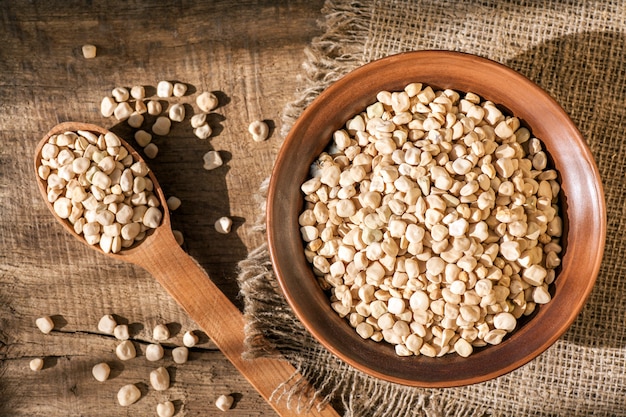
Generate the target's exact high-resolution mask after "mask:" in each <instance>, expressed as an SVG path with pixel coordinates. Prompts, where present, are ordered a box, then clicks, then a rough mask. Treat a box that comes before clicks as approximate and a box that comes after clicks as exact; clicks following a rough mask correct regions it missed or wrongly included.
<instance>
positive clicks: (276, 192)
mask: <svg viewBox="0 0 626 417" xmlns="http://www.w3.org/2000/svg"><path fill="white" fill-rule="evenodd" d="M398 65H407V66H411V68H412V69H411V73H412V72H415V71H428V70H425V69H424V68H425V67H426V65H429V66H430V65H435V66H439V67H441V68H446V66H447V67H450V68H452V67H451V66H458V67H460V68H464V69H466V70H467V71H468V74H467V75H468V76H466V77H465V79H464V80H458V79H454V80H453V81H452V84H453V85H449V86H446V85H436V84H437V83H436V82H435V83H432V82H429V79H436V78H437V76H438V75H433V74H430V75H428V76H425V77H422V79H413V78H411V77H410V76H408V77H409V78H410V79H409V78H407V79H406V80H405V81H404V84H403V85H402V86H399V85H398V86H397V87H396V88H398V90H399V89H401V88H403V87H404V85H406V84H408V83H409V82H423V83H425V84H428V85H432V86H433V87H435V86H436V87H438V88H453V89H455V90H457V91H465V92H467V91H472V92H475V93H477V94H478V95H479V96H481V98H482V99H491V98H490V97H489V94H485V92H484V91H480V90H481V89H479V91H474V89H473V88H472V83H475V82H477V80H480V83H481V84H484V83H488V81H487V79H486V78H485V77H494V78H498V77H499V78H502V77H504V79H506V80H508V82H510V83H511V85H512V86H516V87H518V88H523V89H524V91H522V94H523V95H524V97H525V98H528V97H531V98H532V99H534V100H537V103H538V105H541V106H544V107H545V108H547V109H549V110H550V112H551V114H550V117H551V119H552V120H553V121H555V122H556V121H558V123H560V127H561V129H562V130H563V131H564V132H566V133H567V139H569V140H571V141H572V142H573V144H576V145H577V146H570V147H571V148H572V149H573V150H572V151H571V152H567V149H566V148H564V146H565V145H563V144H560V143H557V142H556V141H554V143H552V142H551V144H550V146H549V147H548V149H547V150H548V152H549V153H551V152H550V150H551V149H550V148H554V149H559V150H560V151H561V152H567V153H566V155H567V156H568V158H573V160H572V161H573V162H575V163H577V164H579V165H580V166H581V167H582V168H584V169H585V173H586V175H585V176H581V175H578V176H573V177H572V178H569V177H568V178H563V179H562V180H563V181H566V182H567V186H566V188H565V189H564V190H563V193H564V194H565V197H566V198H567V197H568V196H569V195H570V193H572V195H573V196H578V195H579V194H580V193H582V194H585V195H586V196H587V197H589V200H588V201H584V202H583V203H582V204H579V203H580V201H579V200H576V201H575V202H574V201H573V203H574V204H571V203H566V204H567V207H565V210H564V211H567V213H564V214H567V215H568V216H569V214H570V210H573V212H575V213H576V214H579V212H581V214H580V216H581V219H582V220H584V221H586V222H590V223H591V224H592V225H593V226H594V227H596V228H597V233H596V234H595V235H593V236H595V239H593V238H592V237H593V236H591V237H588V236H586V237H588V239H587V240H586V243H587V244H588V245H590V246H587V247H586V248H587V249H583V248H581V245H579V244H578V245H577V244H576V243H577V242H572V241H571V240H570V238H573V237H575V236H579V235H580V234H581V233H580V230H579V227H578V225H569V224H566V225H565V226H566V228H568V229H569V232H568V233H570V234H569V237H568V240H567V242H566V243H567V246H568V248H567V252H566V254H565V256H568V252H570V253H569V255H570V258H572V256H571V255H574V256H579V255H581V256H584V255H585V254H586V259H587V260H588V262H587V263H586V269H585V271H583V272H584V273H585V274H586V275H587V278H588V279H587V281H585V282H586V285H584V286H582V287H580V288H575V289H571V288H568V287H567V286H565V285H564V284H565V283H566V278H564V277H563V278H562V277H561V275H564V276H566V277H567V278H568V279H570V280H571V279H573V278H569V277H570V275H568V274H571V275H575V274H577V273H578V274H580V272H579V271H574V270H571V269H567V267H566V266H565V268H563V269H562V271H561V274H559V277H557V279H556V281H555V284H553V285H556V286H557V288H556V290H555V291H556V293H555V297H554V298H553V300H552V301H551V302H550V303H549V304H547V305H546V306H547V307H544V306H542V307H541V308H539V309H538V310H539V311H538V312H537V313H536V316H535V318H534V319H531V320H529V322H528V323H530V324H533V323H534V324H533V325H530V328H531V329H530V331H532V329H533V326H536V324H537V323H538V322H539V321H540V320H541V317H543V316H545V315H546V314H547V312H549V311H550V310H551V309H552V308H551V304H552V303H554V302H555V299H557V297H560V296H561V292H562V293H563V296H562V297H568V296H569V297H576V299H575V300H574V301H573V302H571V300H570V301H569V310H567V309H566V307H567V306H566V305H565V304H564V303H565V298H562V299H559V303H563V305H561V304H559V310H558V311H561V312H562V313H563V314H562V315H559V316H558V317H556V318H554V320H552V321H551V322H550V323H547V324H545V325H546V326H549V327H550V331H551V332H550V334H549V335H548V336H547V337H546V338H544V339H542V340H540V341H534V342H533V343H530V344H526V343H524V341H523V340H521V339H523V336H524V334H528V331H526V332H524V331H523V330H525V329H526V330H528V329H527V327H529V324H526V325H524V326H523V327H522V328H520V329H516V331H515V332H513V333H512V334H511V335H510V336H509V337H507V339H506V340H505V341H504V342H503V343H501V344H499V345H495V346H489V347H488V348H487V349H485V350H482V352H485V351H486V350H488V351H489V356H494V357H496V356H498V357H499V358H498V359H497V360H496V361H495V363H493V364H490V363H485V364H484V366H482V367H480V369H479V372H478V373H461V374H458V375H455V374H454V372H450V371H451V369H448V368H454V367H455V365H457V366H461V365H462V364H463V362H466V363H467V362H471V363H472V366H474V367H476V368H477V369H478V363H474V362H475V361H474V358H473V357H474V356H476V355H477V354H476V353H474V354H473V355H471V356H470V357H469V358H460V357H459V356H458V355H446V356H447V357H446V358H445V361H444V360H443V359H444V358H425V357H423V356H417V357H415V356H414V357H409V359H407V358H402V357H396V358H397V362H398V363H399V365H398V366H397V367H395V368H394V369H393V371H390V370H388V369H386V368H385V367H384V366H380V365H379V364H377V366H376V367H372V366H371V364H368V363H367V362H366V360H364V359H363V357H360V358H356V359H355V357H354V355H355V354H358V353H355V349H354V348H352V349H347V348H346V347H345V346H341V347H337V346H336V345H335V343H333V341H332V340H333V338H335V337H336V336H337V335H335V334H333V332H334V331H332V330H329V329H328V328H324V326H322V325H320V324H319V323H318V322H315V321H312V320H310V317H308V316H307V315H310V314H312V311H311V310H309V306H306V304H307V303H303V301H305V302H306V301H308V300H307V299H306V298H305V297H307V296H317V295H316V294H298V286H299V285H300V283H299V282H297V280H294V279H291V280H289V279H286V278H285V277H286V274H287V273H288V271H287V270H286V265H289V264H290V263H291V264H292V265H294V261H295V262H296V263H295V265H297V264H299V263H302V260H303V259H304V254H303V253H302V254H301V256H298V254H297V253H295V252H287V253H285V251H284V249H285V247H284V245H283V244H282V241H283V240H284V239H286V236H285V234H284V231H285V229H284V227H282V228H281V227H277V226H279V225H283V226H284V225H285V223H286V222H289V221H291V223H290V225H289V227H290V228H289V229H288V230H289V231H290V234H289V236H295V235H297V236H299V225H298V224H297V215H296V222H295V224H293V216H291V217H290V215H289V213H286V212H285V211H284V210H283V209H281V208H280V206H281V201H283V200H284V198H286V197H288V195H287V194H286V192H285V187H287V186H288V185H291V187H293V186H294V185H293V184H294V181H295V180H294V178H293V177H295V176H297V175H294V173H291V172H290V173H289V174H288V175H283V176H282V177H281V176H280V175H279V174H280V173H281V171H280V170H281V169H283V168H282V167H283V166H284V165H287V164H288V162H289V161H293V159H294V155H298V154H299V153H301V150H300V149H299V148H300V147H301V146H302V145H303V144H306V142H304V141H305V140H306V139H305V138H303V137H304V136H306V134H307V133H310V129H311V128H312V126H313V125H314V122H315V121H321V120H319V119H321V118H322V117H323V115H325V114H327V113H326V112H328V109H325V107H328V106H332V105H336V104H339V103H340V102H341V100H339V101H338V99H337V96H338V95H339V93H343V92H345V91H346V90H347V89H349V88H350V86H351V85H353V83H357V82H358V83H362V84H365V85H367V86H366V87H363V88H370V89H374V87H373V85H379V84H382V83H384V81H383V80H381V78H382V77H381V73H383V72H384V71H388V70H389V68H391V67H392V66H398ZM420 66H421V67H420ZM415 68H420V69H418V70H416V69H415ZM455 68H456V67H455ZM480 71H483V73H482V74H479V72H480ZM485 74H488V75H485ZM453 78H454V77H453ZM456 78H458V76H457V77H456ZM396 83H398V82H396ZM441 83H442V82H441V80H440V82H439V84H441ZM374 90H376V89H374ZM378 90H380V88H379V89H378ZM389 90H390V91H398V90H393V89H391V88H389ZM485 95H487V97H485ZM374 97H375V92H374ZM344 101H345V100H344ZM370 102H371V100H370ZM496 104H502V105H504V106H507V105H508V104H509V103H498V102H496ZM353 107H354V108H355V109H356V110H357V111H362V110H363V109H364V108H365V106H361V105H360V104H359V105H357V104H355V105H354V106H353ZM529 112H530V110H529ZM355 113H356V111H354V112H352V113H351V114H355ZM513 114H515V115H516V116H518V117H520V116H521V115H520V114H519V112H515V111H514V112H513ZM523 115H524V116H525V115H526V114H523ZM349 117H351V116H349ZM520 118H521V117H520ZM345 120H347V118H346V119H345ZM345 120H343V122H344V123H345ZM340 126H341V125H338V126H330V127H328V128H326V129H325V130H326V131H327V132H326V134H325V136H324V137H328V142H329V141H330V137H331V136H330V135H328V134H327V133H328V131H330V132H332V131H334V130H336V129H337V128H339V127H340ZM535 127H536V126H533V135H534V136H536V137H540V139H542V140H543V139H544V137H547V136H546V135H543V136H544V137H541V135H542V134H543V133H545V132H543V131H542V129H543V127H542V128H541V129H539V130H540V131H535ZM548 133H549V132H548ZM316 134H318V135H321V134H322V133H317V132H316ZM551 141H552V140H551ZM328 142H326V144H327V143H328ZM325 146H326V145H324V146H323V147H322V148H324V147H325ZM574 150H575V151H574ZM306 151H307V150H306V149H305V150H304V151H302V152H304V153H306ZM318 154H319V153H318ZM316 156H317V155H313V158H314V157H316ZM312 161H313V159H311V160H310V161H307V162H308V163H307V164H306V170H307V172H308V167H309V165H310V163H311V162H312ZM572 161H570V160H568V161H567V162H568V164H569V163H570V162H572ZM562 167H563V166H561V168H562ZM556 168H557V171H559V173H561V169H559V168H560V167H559V166H557V167H556ZM568 175H569V174H568ZM285 177H291V178H289V179H288V180H286V179H285ZM574 177H575V178H574ZM576 181H580V183H579V184H576ZM296 182H297V181H296ZM300 183H301V182H300ZM563 185H564V186H565V184H563ZM298 191H299V190H298ZM298 214H299V212H298ZM291 215H293V213H291ZM266 224H267V240H268V248H269V254H270V259H271V262H272V266H273V269H274V272H275V274H276V277H277V280H278V283H279V286H280V288H281V290H282V292H283V294H284V296H285V298H286V300H287V302H288V303H289V305H290V307H291V308H292V310H293V311H294V313H295V315H296V316H297V317H298V319H299V320H300V322H301V323H302V324H303V325H304V327H305V328H306V329H307V330H308V332H309V333H311V334H312V335H313V337H314V338H315V339H316V340H317V341H319V342H320V343H321V344H322V345H323V346H324V347H325V348H326V349H328V350H329V351H330V352H332V353H333V354H334V355H335V356H337V357H338V358H340V359H341V360H343V361H344V362H346V363H348V364H349V365H351V366H352V367H354V368H356V369H358V370H360V371H362V372H364V373H366V374H368V375H371V376H374V377H377V378H381V379H383V380H387V381H390V382H394V383H399V384H403V385H409V386H419V387H452V386H460V385H467V384H472V383H478V382H483V381H486V380H489V379H492V378H495V377H498V376H501V375H504V374H506V373H508V372H510V371H512V370H514V369H516V368H519V367H520V366H522V365H524V364H526V363H528V362H529V361H531V360H532V359H534V358H535V357H537V356H538V355H540V354H541V353H542V352H544V351H545V350H546V349H548V348H549V347H550V346H551V345H552V344H554V343H555V342H556V340H557V339H559V338H560V337H561V336H562V334H563V333H565V331H566V330H567V329H568V328H569V327H570V325H571V324H572V323H573V321H574V320H575V318H576V317H577V316H578V314H579V313H580V311H581V309H582V308H583V306H584V304H585V302H586V300H587V298H588V296H589V294H590V293H591V290H592V288H593V285H594V283H595V281H596V278H597V275H598V272H599V268H600V264H601V261H602V256H603V252H604V243H605V239H606V203H605V199H604V191H603V187H602V181H601V177H600V174H599V171H598V168H597V166H596V164H595V161H594V159H593V156H592V154H591V151H590V149H589V147H588V146H587V144H586V142H585V141H584V138H583V137H582V135H581V133H580V132H579V131H578V129H577V127H576V126H575V124H574V123H573V121H572V120H571V119H570V118H569V116H568V115H567V113H566V112H565V111H564V110H563V108H562V107H561V106H560V105H559V104H558V103H557V102H556V101H555V100H554V99H553V98H552V97H551V96H550V95H549V94H548V93H547V92H545V91H544V90H543V89H541V88H540V87H539V86H538V85H537V84H535V83H534V82H532V81H531V80H529V79H528V78H526V77H525V76H523V75H522V74H520V73H518V72H516V71H514V70H513V69H511V68H509V67H507V66H505V65H503V64H500V63H498V62H496V61H493V60H490V59H487V58H484V57H479V56H477V55H473V54H468V53H463V52H454V51H442V50H422V51H411V52H403V53H399V54H395V55H390V56H387V57H385V58H381V59H378V60H375V61H372V62H370V63H367V64H365V65H363V66H360V67H358V68H356V69H354V70H353V71H351V72H349V73H348V74H346V75H345V76H343V77H342V78H341V79H339V80H338V81H336V82H335V83H333V84H332V85H330V86H329V87H328V88H327V89H325V90H324V91H322V92H321V93H320V95H319V96H318V97H317V98H315V99H314V100H313V101H312V102H311V103H310V104H309V105H308V107H307V108H306V109H305V110H304V111H303V112H302V114H301V115H300V117H299V118H298V119H297V121H296V122H295V123H294V125H293V126H292V128H291V129H290V131H289V133H288V135H287V137H286V138H285V141H284V143H283V144H282V146H281V148H280V150H279V153H278V156H277V158H276V161H275V165H274V168H273V170H272V175H271V177H270V183H269V188H268V196H267V213H266ZM570 226H573V227H570ZM294 229H297V230H296V232H297V233H295V234H294ZM572 233H573V234H572ZM289 236H287V237H289ZM295 246H297V245H295ZM279 248H280V249H279ZM302 248H303V247H302ZM302 252H303V251H302ZM568 259H569V258H568ZM304 262H305V263H306V260H304ZM564 264H565V258H564ZM300 266H301V265H300ZM296 267H297V266H296ZM566 269H567V270H566ZM306 278H307V279H312V278H313V274H312V272H310V276H308V277H306ZM559 278H562V279H561V281H559ZM560 284H563V285H560ZM569 287H572V286H571V285H570V286H569ZM320 292H321V289H320ZM308 304H310V303H308ZM328 308H329V309H330V302H328ZM555 308H556V307H555ZM331 311H332V310H331ZM332 312H333V313H334V311H332ZM313 313H314V314H326V313H327V311H326V310H324V311H319V310H314V311H313ZM335 316H337V315H336V314H335ZM337 318H338V316H337ZM329 319H330V320H331V321H332V322H333V323H337V321H336V320H335V319H334V318H332V317H331V318H329ZM340 320H343V319H340ZM345 326H347V327H349V325H348V324H347V323H346V324H345ZM348 330H350V331H352V332H353V333H355V334H356V332H354V329H352V328H351V327H349V329H348ZM357 337H358V336H357ZM364 342H366V343H367V342H369V341H364ZM372 343H375V342H372ZM511 346H513V347H514V348H515V349H516V350H515V353H517V354H516V355H514V356H515V359H514V360H507V355H509V356H512V355H511V353H512V352H513V351H512V350H511V349H513V348H512V347H511ZM452 356H454V357H452ZM483 356H486V355H483ZM411 358H413V359H411ZM444 362H445V364H447V365H449V366H448V367H445V366H443V365H444ZM415 363H419V366H416V367H415V369H411V370H410V372H409V370H407V371H406V372H405V371H403V370H402V369H400V368H402V367H407V366H408V367H410V366H411V365H414V364H415ZM420 370H421V371H427V372H421V373H420V372H414V371H420ZM426 374H427V375H426Z"/></svg>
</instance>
